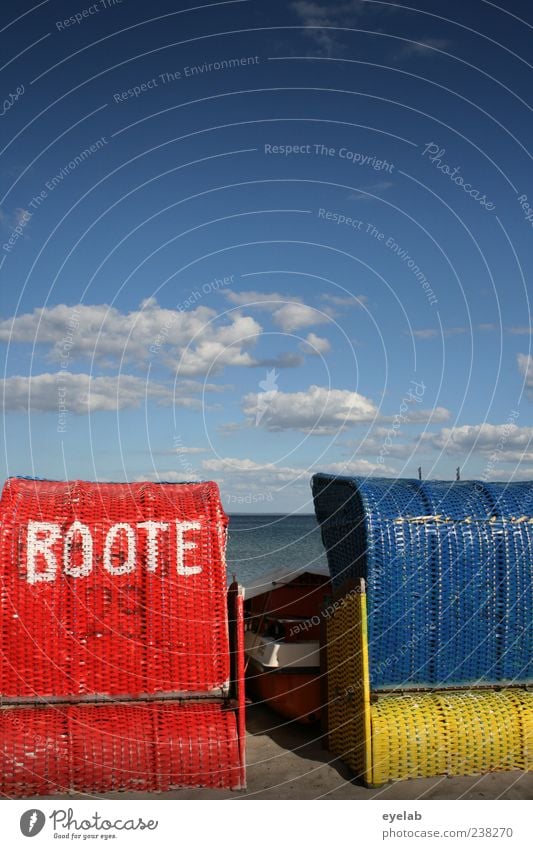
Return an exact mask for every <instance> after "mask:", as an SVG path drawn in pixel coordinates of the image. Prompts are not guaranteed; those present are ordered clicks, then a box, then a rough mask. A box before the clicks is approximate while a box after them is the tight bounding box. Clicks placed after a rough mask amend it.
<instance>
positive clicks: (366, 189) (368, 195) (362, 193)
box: [348, 180, 394, 201]
mask: <svg viewBox="0 0 533 849" xmlns="http://www.w3.org/2000/svg"><path fill="white" fill-rule="evenodd" d="M393 186H394V183H393V182H391V181H390V180H378V181H377V182H376V183H371V184H370V185H368V186H361V188H360V189H359V190H358V191H357V192H352V194H350V195H348V200H357V201H359V200H363V201H372V200H375V197H374V195H381V194H383V192H386V191H388V190H389V189H392V187H393Z"/></svg>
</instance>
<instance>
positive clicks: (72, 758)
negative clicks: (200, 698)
mask: <svg viewBox="0 0 533 849" xmlns="http://www.w3.org/2000/svg"><path fill="white" fill-rule="evenodd" d="M0 737H1V739H2V740H3V745H2V747H0V793H1V794H2V796H4V797H5V796H7V797H9V798H14V797H21V796H24V797H27V796H42V795H49V796H56V795H58V794H60V793H64V792H67V791H69V792H70V791H72V792H79V793H107V792H112V791H118V790H121V791H128V792H145V793H150V792H164V791H167V790H171V789H172V788H173V787H182V786H184V785H185V786H188V787H214V788H216V787H220V788H222V787H230V788H239V787H241V786H242V771H241V766H240V759H239V743H238V739H237V723H236V715H235V712H234V711H232V710H226V709H224V706H223V705H222V704H221V703H220V704H185V703H182V704H170V703H167V702H155V701H154V702H145V703H143V704H138V703H121V704H113V705H109V704H105V705H95V704H91V705H89V704H85V705H57V706H53V707H52V706H44V705H43V706H37V707H36V706H33V707H9V708H2V709H0Z"/></svg>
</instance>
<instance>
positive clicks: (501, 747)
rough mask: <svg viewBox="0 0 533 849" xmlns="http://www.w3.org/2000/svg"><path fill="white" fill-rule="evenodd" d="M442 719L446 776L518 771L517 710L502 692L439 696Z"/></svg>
mask: <svg viewBox="0 0 533 849" xmlns="http://www.w3.org/2000/svg"><path fill="white" fill-rule="evenodd" d="M439 701H440V703H441V705H442V709H443V711H444V712H445V716H446V726H447V730H448V752H449V766H448V771H449V774H450V775H476V774H479V773H483V772H492V771H493V770H505V769H520V767H521V765H522V763H523V755H522V752H523V737H522V723H521V710H520V706H519V702H518V700H517V699H515V698H513V697H512V696H509V695H508V693H506V692H499V693H494V692H491V691H481V692H479V691H478V692H476V691H470V692H466V693H450V694H449V695H448V694H445V693H441V694H440V696H439Z"/></svg>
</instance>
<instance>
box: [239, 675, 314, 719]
mask: <svg viewBox="0 0 533 849" xmlns="http://www.w3.org/2000/svg"><path fill="white" fill-rule="evenodd" d="M246 677H247V685H248V689H249V692H250V693H251V694H252V696H253V697H254V699H255V700H256V701H260V702H264V703H266V704H267V705H268V706H269V707H271V708H272V710H275V711H276V713H279V714H280V715H281V716H284V717H285V718H286V719H290V720H296V721H297V722H302V723H305V724H310V723H313V722H318V721H319V720H320V711H321V704H322V699H321V692H320V674H319V670H318V669H317V668H315V667H311V668H304V667H300V668H298V669H293V670H291V671H290V672H287V671H286V670H284V669H269V668H267V667H265V666H263V665H262V664H261V663H259V662H257V661H256V660H254V659H250V661H249V664H248V669H247V675H246Z"/></svg>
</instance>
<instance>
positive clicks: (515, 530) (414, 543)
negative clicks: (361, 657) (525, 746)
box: [312, 474, 533, 689]
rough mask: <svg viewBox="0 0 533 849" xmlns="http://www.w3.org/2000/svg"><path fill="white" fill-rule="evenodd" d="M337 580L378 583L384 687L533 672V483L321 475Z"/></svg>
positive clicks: (318, 506) (377, 631) (371, 599)
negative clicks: (363, 580)
mask: <svg viewBox="0 0 533 849" xmlns="http://www.w3.org/2000/svg"><path fill="white" fill-rule="evenodd" d="M312 486H313V496H314V502H315V511H316V515H317V519H318V521H319V523H320V526H321V530H322V539H323V542H324V546H325V548H326V551H327V556H328V563H329V568H330V572H331V576H332V582H333V586H334V587H335V588H339V587H341V586H342V585H343V583H344V582H345V581H347V580H348V579H350V578H356V577H363V578H365V579H366V581H367V603H368V627H369V650H370V676H371V685H372V687H373V688H374V689H380V688H394V687H401V688H405V689H408V688H410V687H426V686H430V687H446V686H457V685H464V686H467V685H468V686H472V685H483V684H490V685H494V684H502V685H508V684H510V683H514V684H526V683H532V681H533V667H532V638H533V584H532V574H531V573H532V563H533V482H532V483H529V482H528V483H511V484H505V483H490V484H489V483H487V484H486V483H483V482H481V481H460V482H453V483H451V482H449V481H418V480H389V479H385V478H370V479H365V478H356V477H342V476H331V475H325V474H319V475H315V476H314V478H313V483H312Z"/></svg>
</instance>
